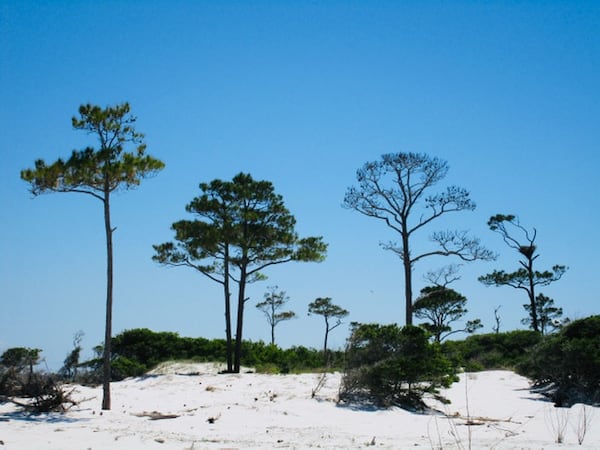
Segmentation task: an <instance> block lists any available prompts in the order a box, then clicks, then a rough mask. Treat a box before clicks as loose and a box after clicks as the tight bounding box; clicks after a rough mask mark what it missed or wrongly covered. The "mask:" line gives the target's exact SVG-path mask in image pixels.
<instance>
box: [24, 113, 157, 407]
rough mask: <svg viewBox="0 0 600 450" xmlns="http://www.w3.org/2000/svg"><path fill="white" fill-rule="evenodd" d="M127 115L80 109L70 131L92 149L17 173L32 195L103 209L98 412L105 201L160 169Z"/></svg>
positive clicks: (110, 284) (106, 404) (107, 344)
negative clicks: (76, 196)
mask: <svg viewBox="0 0 600 450" xmlns="http://www.w3.org/2000/svg"><path fill="white" fill-rule="evenodd" d="M129 112H130V107H129V104H128V103H123V104H121V105H116V106H108V107H106V108H101V107H99V106H95V105H90V104H87V105H82V106H80V107H79V117H73V119H72V124H73V128H74V129H76V130H82V131H85V132H86V133H87V134H91V135H93V136H95V137H96V138H97V139H98V148H97V149H94V148H92V147H86V148H85V149H83V150H75V151H73V153H72V154H71V157H70V158H69V159H67V160H66V161H65V160H63V159H58V160H57V161H56V162H54V163H52V164H46V163H45V162H44V161H43V160H41V159H39V160H37V161H36V162H35V167H34V168H33V169H25V170H23V171H21V178H22V179H23V180H25V181H27V182H28V183H29V184H30V190H31V193H32V194H33V195H34V196H38V195H41V194H45V193H49V192H77V193H81V194H86V195H90V196H92V197H94V198H96V199H97V200H100V201H101V202H102V204H103V207H104V229H105V233H106V252H107V270H106V273H107V283H106V286H107V288H106V327H105V345H104V370H103V372H104V375H103V376H104V383H103V386H104V395H103V399H102V408H103V409H110V359H111V357H110V351H111V346H110V341H111V329H112V303H113V298H112V291H113V256H112V234H113V232H114V228H112V225H111V218H110V197H111V194H112V193H113V192H115V191H116V190H118V189H131V188H133V187H135V186H137V185H139V184H140V181H141V180H142V179H143V178H146V177H148V176H151V175H153V174H155V173H157V172H158V171H160V170H161V169H162V168H163V167H164V163H163V162H162V161H159V160H158V159H155V158H152V157H151V156H148V155H145V154H144V152H145V150H146V144H145V143H144V142H143V139H144V135H143V134H141V133H138V132H137V131H136V130H135V127H134V125H135V122H136V118H135V117H134V116H132V115H130V114H129ZM129 146H131V147H133V148H132V151H130V152H129V151H126V147H129Z"/></svg>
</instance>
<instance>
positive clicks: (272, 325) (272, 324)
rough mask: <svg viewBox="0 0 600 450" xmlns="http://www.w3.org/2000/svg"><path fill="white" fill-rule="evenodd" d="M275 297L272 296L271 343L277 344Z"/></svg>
mask: <svg viewBox="0 0 600 450" xmlns="http://www.w3.org/2000/svg"><path fill="white" fill-rule="evenodd" d="M275 314H276V311H275V299H274V298H271V345H275Z"/></svg>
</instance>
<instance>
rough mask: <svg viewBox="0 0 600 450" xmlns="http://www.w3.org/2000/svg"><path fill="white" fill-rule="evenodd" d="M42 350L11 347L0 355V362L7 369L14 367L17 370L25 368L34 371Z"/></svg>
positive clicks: (20, 370)
mask: <svg viewBox="0 0 600 450" xmlns="http://www.w3.org/2000/svg"><path fill="white" fill-rule="evenodd" d="M41 352H42V351H41V350H40V349H39V348H25V347H13V348H9V349H8V350H6V351H5V352H4V353H2V356H0V364H2V365H3V366H4V367H5V368H6V369H9V370H11V369H12V370H15V371H16V372H22V371H24V370H25V369H29V372H33V366H35V365H36V364H38V363H39V360H40V353H41Z"/></svg>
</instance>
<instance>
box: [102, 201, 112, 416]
mask: <svg viewBox="0 0 600 450" xmlns="http://www.w3.org/2000/svg"><path fill="white" fill-rule="evenodd" d="M104 229H105V231H106V325H105V326H106V328H105V332H104V361H103V362H104V364H103V379H102V390H103V397H102V409H105V410H108V409H110V375H111V374H110V372H111V370H110V359H111V336H112V303H113V297H112V295H113V250H112V232H113V230H112V228H111V225H110V192H109V191H108V190H106V191H105V197H104Z"/></svg>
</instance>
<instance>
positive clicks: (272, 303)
mask: <svg viewBox="0 0 600 450" xmlns="http://www.w3.org/2000/svg"><path fill="white" fill-rule="evenodd" d="M277 289H278V287H277V286H271V287H269V291H268V292H267V293H265V300H264V301H262V302H260V303H257V304H256V307H257V308H258V309H260V310H261V311H262V312H263V313H264V315H265V317H266V318H267V322H268V323H269V326H270V327H271V345H275V327H276V326H277V325H278V324H279V323H281V322H284V321H286V320H290V319H294V318H295V317H296V313H295V312H294V311H281V309H282V308H283V307H284V306H285V304H286V303H287V302H288V300H289V299H290V298H289V297H288V296H287V295H285V292H284V291H279V292H278V291H277Z"/></svg>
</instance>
